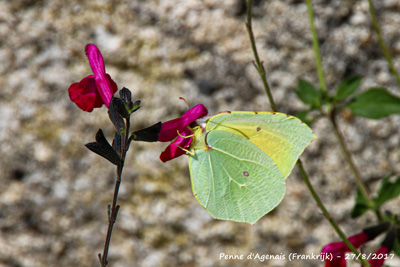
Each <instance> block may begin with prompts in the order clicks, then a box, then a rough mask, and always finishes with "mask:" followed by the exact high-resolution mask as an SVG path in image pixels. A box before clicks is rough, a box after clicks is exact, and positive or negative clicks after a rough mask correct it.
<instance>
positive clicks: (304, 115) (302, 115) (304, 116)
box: [296, 109, 310, 125]
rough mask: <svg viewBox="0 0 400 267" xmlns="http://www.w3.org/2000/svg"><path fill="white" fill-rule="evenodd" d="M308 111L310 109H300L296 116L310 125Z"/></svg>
mask: <svg viewBox="0 0 400 267" xmlns="http://www.w3.org/2000/svg"><path fill="white" fill-rule="evenodd" d="M308 113H310V111H309V110H308V109H305V110H300V111H299V112H297V114H296V117H297V118H299V119H300V120H301V121H302V122H304V123H306V124H307V125H310V120H308V119H307V115H308Z"/></svg>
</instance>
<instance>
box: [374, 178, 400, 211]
mask: <svg viewBox="0 0 400 267" xmlns="http://www.w3.org/2000/svg"><path fill="white" fill-rule="evenodd" d="M398 195H400V177H397V178H396V179H395V180H394V181H393V182H391V181H390V176H387V177H385V178H383V180H382V183H381V186H380V187H379V190H378V194H377V196H376V197H375V203H376V205H377V206H381V205H382V204H383V203H385V202H386V201H388V200H390V199H393V198H395V197H397V196H398Z"/></svg>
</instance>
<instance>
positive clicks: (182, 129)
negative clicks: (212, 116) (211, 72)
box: [158, 104, 208, 162]
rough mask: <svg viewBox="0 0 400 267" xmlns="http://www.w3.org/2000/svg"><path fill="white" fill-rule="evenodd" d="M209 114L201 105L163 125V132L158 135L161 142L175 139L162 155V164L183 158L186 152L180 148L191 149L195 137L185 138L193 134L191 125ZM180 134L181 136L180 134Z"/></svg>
mask: <svg viewBox="0 0 400 267" xmlns="http://www.w3.org/2000/svg"><path fill="white" fill-rule="evenodd" d="M207 114H208V111H207V109H206V108H205V107H204V106H203V105H202V104H199V105H197V106H194V107H193V108H191V109H189V110H188V111H186V112H185V113H184V114H183V115H182V116H181V117H179V118H176V119H173V120H170V121H166V122H164V123H163V124H161V131H160V133H159V135H158V141H159V142H170V141H173V140H174V139H175V141H173V142H172V143H171V144H169V146H167V148H166V149H165V150H164V152H162V153H161V155H160V159H161V161H162V162H166V161H169V160H171V159H174V158H177V157H179V156H182V155H183V154H185V153H186V152H185V151H184V150H182V149H180V148H179V147H182V148H189V146H190V143H191V142H192V140H193V137H187V138H184V137H183V136H190V135H192V134H193V132H192V130H191V129H190V128H189V125H190V124H191V123H193V122H194V121H195V120H197V119H199V118H201V117H204V116H206V115H207ZM178 133H179V134H178Z"/></svg>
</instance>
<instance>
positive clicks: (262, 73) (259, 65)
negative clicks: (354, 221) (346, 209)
mask: <svg viewBox="0 0 400 267" xmlns="http://www.w3.org/2000/svg"><path fill="white" fill-rule="evenodd" d="M246 2H247V21H246V27H247V31H248V33H249V38H250V42H251V47H252V50H253V53H254V58H255V62H256V65H257V71H258V73H259V75H260V77H261V79H262V81H263V84H264V88H265V91H266V92H267V95H268V98H269V100H270V103H271V108H272V110H273V111H277V108H276V105H275V102H274V100H273V97H272V94H271V90H270V88H269V86H268V82H267V78H266V74H265V69H264V67H263V65H262V62H260V59H259V56H258V52H257V46H256V44H255V41H254V34H253V30H252V24H251V19H252V15H251V9H252V0H246ZM307 6H308V13H309V16H310V23H311V25H312V26H311V28H312V32H313V44H314V52H315V54H316V60H317V69H318V76H319V79H320V84H321V90H324V91H326V86H325V79H324V75H323V71H322V64H321V57H320V54H319V47H318V40H317V35H316V31H315V27H314V18H313V15H312V7H311V1H310V0H307ZM296 165H297V167H298V169H299V171H300V174H301V176H302V178H303V180H304V182H305V183H306V185H307V187H308V189H309V190H310V193H311V195H312V197H313V198H314V200H315V202H316V203H317V205H318V207H319V208H320V209H321V211H322V213H323V214H324V216H325V218H326V219H327V220H328V221H329V222H330V224H331V225H332V227H333V228H334V229H335V231H336V232H337V234H338V235H339V236H340V238H341V239H342V240H343V242H345V243H346V245H347V246H348V247H349V249H350V250H351V251H352V252H354V253H355V254H356V255H360V253H359V252H358V251H357V249H356V248H355V247H354V246H353V245H352V244H351V243H350V241H349V240H348V239H347V238H346V235H345V234H344V233H343V232H342V231H341V229H340V228H339V226H338V225H337V224H336V222H335V221H334V220H333V218H332V217H331V216H330V214H329V212H328V210H327V209H326V208H325V206H324V204H323V203H322V201H321V199H320V198H319V196H318V195H317V193H316V192H315V190H314V188H313V186H312V184H311V182H310V179H309V178H308V175H307V173H306V171H305V170H304V167H303V164H302V162H301V160H300V159H299V160H298V161H297V163H296ZM359 258H360V261H361V263H362V265H363V266H366V267H369V266H370V265H369V263H368V262H367V261H366V260H364V259H362V257H359Z"/></svg>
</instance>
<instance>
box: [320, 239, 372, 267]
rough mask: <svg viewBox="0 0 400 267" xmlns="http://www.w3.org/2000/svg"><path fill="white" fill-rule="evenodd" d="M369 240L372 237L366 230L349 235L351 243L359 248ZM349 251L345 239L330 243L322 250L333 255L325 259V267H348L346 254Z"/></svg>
mask: <svg viewBox="0 0 400 267" xmlns="http://www.w3.org/2000/svg"><path fill="white" fill-rule="evenodd" d="M368 240H370V239H369V237H368V235H367V234H365V233H364V232H361V233H359V234H356V235H353V236H350V237H349V241H350V243H351V244H352V245H353V246H354V247H355V248H359V247H360V246H361V245H362V244H364V243H365V242H367V241H368ZM349 251H350V249H349V247H348V246H347V245H346V243H344V242H343V241H342V242H332V243H329V244H328V245H326V246H325V247H324V248H323V249H322V251H321V254H322V255H332V259H330V260H328V259H327V260H326V261H325V267H346V258H345V254H346V252H349Z"/></svg>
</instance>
